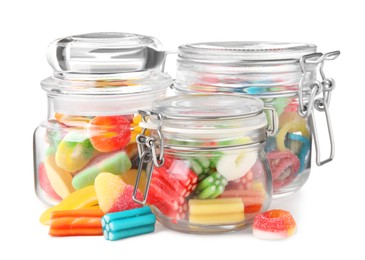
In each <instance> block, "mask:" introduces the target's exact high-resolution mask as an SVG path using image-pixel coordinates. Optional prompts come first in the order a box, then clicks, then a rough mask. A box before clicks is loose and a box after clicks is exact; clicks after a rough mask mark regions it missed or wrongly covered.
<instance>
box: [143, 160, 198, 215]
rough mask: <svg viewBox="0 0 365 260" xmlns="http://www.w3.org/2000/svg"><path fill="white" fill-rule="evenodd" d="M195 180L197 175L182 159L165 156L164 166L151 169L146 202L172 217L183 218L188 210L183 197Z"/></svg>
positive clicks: (189, 191)
mask: <svg viewBox="0 0 365 260" xmlns="http://www.w3.org/2000/svg"><path fill="white" fill-rule="evenodd" d="M197 181H198V177H197V175H196V174H195V173H194V172H192V171H191V170H190V168H189V167H188V166H187V164H186V163H185V162H184V161H182V160H172V159H170V158H165V164H164V166H162V167H159V168H155V169H154V171H153V176H152V180H151V184H150V190H149V193H148V199H147V203H148V204H150V205H154V206H156V207H157V208H158V209H159V210H160V211H161V212H162V213H163V214H164V215H166V216H167V217H170V218H172V219H175V220H178V219H181V218H185V217H186V216H187V210H188V207H187V204H186V200H185V197H187V196H189V195H190V194H191V192H192V191H193V190H194V189H195V188H196V185H197V184H196V183H197Z"/></svg>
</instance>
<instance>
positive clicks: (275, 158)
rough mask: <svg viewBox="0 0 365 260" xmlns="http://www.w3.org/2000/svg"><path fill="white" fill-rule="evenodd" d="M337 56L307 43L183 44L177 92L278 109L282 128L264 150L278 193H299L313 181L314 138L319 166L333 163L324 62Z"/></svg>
mask: <svg viewBox="0 0 365 260" xmlns="http://www.w3.org/2000/svg"><path fill="white" fill-rule="evenodd" d="M338 55H339V52H338V51H336V52H331V53H327V54H322V53H317V52H316V46H315V45H313V44H305V43H279V42H206V43H194V44H187V45H182V46H180V47H179V57H178V61H177V75H176V81H175V84H174V88H175V90H176V91H175V92H176V93H177V94H181V93H182V94H184V93H197V92H201V93H202V92H204V93H207V92H208V93H237V94H248V95H253V96H256V97H259V98H261V99H262V100H263V101H264V102H265V104H267V105H272V106H274V107H275V110H276V113H277V115H278V119H279V127H278V131H277V132H276V135H274V136H272V137H269V138H268V139H267V142H266V147H265V150H266V152H267V156H268V160H269V163H270V166H271V171H272V175H273V176H272V177H273V189H274V195H275V196H281V195H287V194H290V193H292V192H294V191H297V190H298V189H300V187H302V185H303V184H304V183H305V182H306V181H307V179H308V177H309V173H310V169H311V152H312V148H311V147H312V145H311V143H312V137H313V138H314V141H315V142H314V143H315V146H316V148H318V149H317V150H318V152H317V160H316V161H317V164H318V165H322V164H324V163H326V162H329V161H331V160H332V158H333V156H334V141H333V134H332V128H331V125H330V117H329V112H328V106H329V102H330V96H331V91H332V90H333V88H334V86H335V83H334V80H333V79H331V78H327V77H326V76H325V74H324V73H323V62H324V61H325V60H333V59H335V58H337V56H338ZM318 71H319V73H318ZM317 75H319V76H317ZM317 77H320V79H319V80H317ZM318 111H319V112H323V113H325V115H326V118H327V126H328V133H329V140H330V143H331V148H330V149H331V150H330V155H329V156H328V159H323V158H321V157H320V153H319V140H318V138H317V131H316V125H315V119H314V116H315V115H314V114H315V112H316V113H317V112H318Z"/></svg>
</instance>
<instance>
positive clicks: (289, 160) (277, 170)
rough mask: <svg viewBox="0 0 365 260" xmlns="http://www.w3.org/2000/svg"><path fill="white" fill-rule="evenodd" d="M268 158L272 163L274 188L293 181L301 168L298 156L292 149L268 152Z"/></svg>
mask: <svg viewBox="0 0 365 260" xmlns="http://www.w3.org/2000/svg"><path fill="white" fill-rule="evenodd" d="M267 159H268V160H269V164H270V169H271V174H272V178H273V186H274V189H278V188H280V187H283V186H285V185H288V184H289V183H291V182H292V180H293V179H294V178H295V176H296V174H297V173H298V171H299V168H300V161H299V159H298V157H297V156H296V155H295V154H293V153H292V152H290V151H285V152H277V151H275V152H270V153H268V154H267ZM286 175H287V176H286Z"/></svg>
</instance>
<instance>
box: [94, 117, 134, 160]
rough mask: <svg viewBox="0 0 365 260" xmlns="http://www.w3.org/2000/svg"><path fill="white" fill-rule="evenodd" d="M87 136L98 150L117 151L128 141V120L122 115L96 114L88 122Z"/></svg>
mask: <svg viewBox="0 0 365 260" xmlns="http://www.w3.org/2000/svg"><path fill="white" fill-rule="evenodd" d="M88 136H89V137H90V142H91V143H92V145H93V147H94V148H95V149H96V150H98V151H99V152H103V153H107V152H114V151H118V150H120V149H123V148H124V147H125V146H126V145H127V144H128V143H129V141H130V138H131V130H130V122H129V120H128V119H127V118H126V117H124V116H96V117H94V118H93V119H92V120H91V121H90V122H89V124H88Z"/></svg>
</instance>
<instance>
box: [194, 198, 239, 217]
mask: <svg viewBox="0 0 365 260" xmlns="http://www.w3.org/2000/svg"><path fill="white" fill-rule="evenodd" d="M194 201H195V202H194ZM201 201H203V200H201ZM201 201H199V202H196V200H193V202H192V200H190V201H189V206H190V207H189V212H190V214H191V215H210V214H212V215H214V214H235V213H240V212H244V206H243V202H242V200H241V199H240V198H229V199H214V200H206V201H212V203H204V202H203V203H202V202H201ZM191 202H192V203H191Z"/></svg>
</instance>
